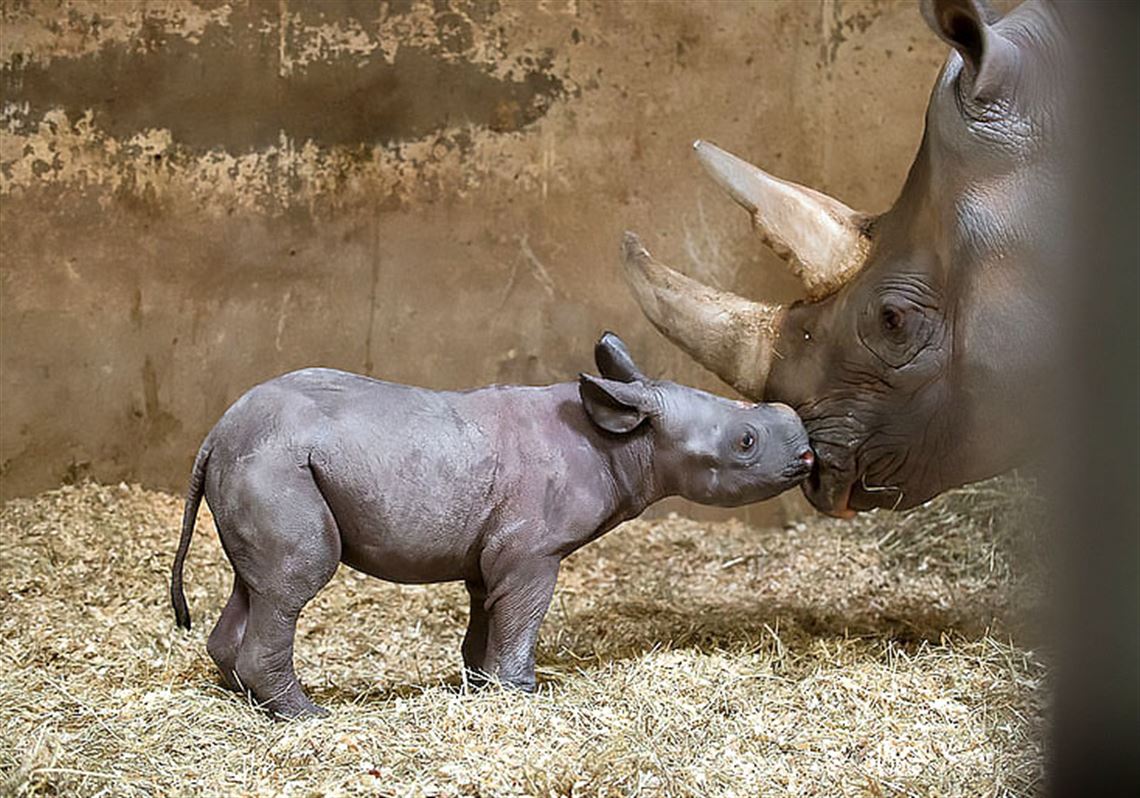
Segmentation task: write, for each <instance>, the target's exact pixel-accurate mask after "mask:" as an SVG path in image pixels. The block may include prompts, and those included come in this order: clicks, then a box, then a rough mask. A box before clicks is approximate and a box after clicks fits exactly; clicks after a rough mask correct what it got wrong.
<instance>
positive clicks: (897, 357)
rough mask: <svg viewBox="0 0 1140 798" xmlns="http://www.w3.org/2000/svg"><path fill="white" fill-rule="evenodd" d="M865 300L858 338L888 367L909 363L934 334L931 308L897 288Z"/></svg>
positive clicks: (897, 366)
mask: <svg viewBox="0 0 1140 798" xmlns="http://www.w3.org/2000/svg"><path fill="white" fill-rule="evenodd" d="M884 293H885V295H883V296H879V297H876V298H874V299H872V300H871V301H869V302H868V303H867V305H866V308H865V309H864V311H863V313H862V314H861V315H860V317H859V338H860V339H861V340H862V342H863V344H864V345H865V346H866V347H867V348H868V349H870V350H871V351H872V352H873V353H874V354H875V355H876V356H877V357H878V358H879V359H880V360H882V361H883V362H884V363H886V364H887V365H888V366H891V367H892V368H899V367H900V366H904V365H906V364H907V363H909V362H910V361H911V360H912V359H914V356H915V355H916V354H918V352H919V351H921V350H922V349H923V347H925V346H926V345H927V344H928V343H929V342H930V339H931V336H932V335H933V334H934V328H935V323H934V317H933V311H932V310H931V309H930V307H929V306H927V305H924V304H922V303H921V302H920V298H918V297H913V296H906V295H903V294H902V292H900V291H890V292H884ZM912 293H913V292H912Z"/></svg>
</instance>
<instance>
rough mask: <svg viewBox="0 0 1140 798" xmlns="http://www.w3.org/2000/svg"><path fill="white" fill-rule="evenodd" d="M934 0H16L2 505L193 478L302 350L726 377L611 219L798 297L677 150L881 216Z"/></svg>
mask: <svg viewBox="0 0 1140 798" xmlns="http://www.w3.org/2000/svg"><path fill="white" fill-rule="evenodd" d="M916 6H917V4H912V3H909V2H905V3H894V2H875V1H874V0H843V1H841V0H821V1H820V2H808V1H807V0H804V1H803V2H744V1H743V0H741V1H740V2H700V1H696V2H658V3H648V2H638V3H635V2H624V3H618V2H588V1H587V0H549V1H548V2H525V3H524V2H493V1H491V2H466V1H465V0H435V1H434V2H422V1H421V0H402V1H399V2H397V1H396V0H392V2H372V1H371V0H323V1H322V2H300V0H279V1H278V2H272V1H270V0H247V1H246V2H241V1H240V0H234V1H233V2H224V1H220V0H197V2H190V1H189V0H169V1H162V0H149V1H148V2H132V1H130V0H120V1H119V2H116V3H102V2H83V1H82V0H61V1H60V2H34V1H23V2H21V0H3V2H2V4H0V8H2V21H3V36H2V39H0V44H2V52H0V58H2V64H3V66H2V71H0V78H2V91H3V97H2V115H0V230H2V232H0V244H2V253H3V278H2V283H0V292H2V293H0V300H2V305H0V310H2V318H0V391H2V397H0V401H2V423H0V469H2V472H0V473H2V476H3V480H2V491H3V494H4V496H13V495H20V494H26V493H29V492H32V491H36V490H39V489H43V488H47V487H50V486H53V485H56V484H58V483H59V482H60V481H61V480H69V479H75V478H78V477H82V476H85V475H92V476H94V477H96V478H98V479H102V480H119V479H129V480H138V481H141V482H143V483H144V484H147V485H151V486H159V487H163V488H170V489H179V490H181V489H182V487H183V485H184V482H185V478H186V474H187V471H188V468H189V464H190V462H191V460H192V458H193V454H194V452H195V450H196V448H197V446H198V443H199V441H200V440H201V438H202V436H203V435H204V434H205V432H206V431H207V430H208V429H209V427H210V426H211V425H212V424H213V422H214V421H215V420H216V419H217V418H218V416H219V415H220V414H221V413H222V412H223V411H224V410H225V408H226V407H227V405H228V404H229V403H230V402H232V401H233V400H234V399H235V398H236V397H237V396H238V395H240V394H241V393H242V392H243V391H244V390H245V389H246V388H248V387H249V386H251V385H253V384H254V383H256V382H258V381H260V380H263V379H265V378H268V377H270V376H273V375H275V374H279V373H281V372H284V371H287V370H289V369H293V368H297V367H301V366H307V365H315V364H320V365H325V366H333V367H339V368H344V369H350V370H354V371H360V372H366V373H369V374H373V375H377V376H381V377H384V378H386V379H391V380H398V381H406V382H412V383H418V384H421V385H428V386H436V387H440V388H455V387H463V386H472V385H477V384H482V383H488V382H496V381H497V382H527V383H543V382H549V381H556V380H563V379H567V378H570V377H572V376H573V375H574V374H576V373H577V372H578V371H580V370H583V369H588V368H589V367H590V366H591V362H590V361H591V358H590V352H591V346H592V343H593V340H594V339H595V337H596V336H597V334H598V333H599V332H600V331H601V330H603V329H606V328H609V329H614V330H616V331H618V332H620V333H621V334H622V335H623V336H624V337H625V338H626V340H627V341H628V343H629V344H630V346H631V348H632V349H633V351H634V353H635V354H636V355H637V356H638V358H639V359H640V360H641V362H642V365H643V367H644V369H645V370H646V371H647V372H649V373H651V374H655V375H661V376H664V377H669V378H673V379H678V380H684V381H689V382H693V383H696V384H699V385H702V386H704V387H708V388H713V389H716V390H720V391H722V392H725V393H727V392H729V389H728V388H726V387H724V386H723V385H721V384H719V383H718V382H717V381H716V380H715V379H714V378H712V377H711V376H710V375H708V374H707V373H706V372H704V371H702V370H701V369H700V368H699V367H697V366H695V365H693V364H692V363H691V362H690V361H688V360H687V359H686V358H685V357H684V356H683V355H682V354H681V353H680V352H678V351H677V350H675V349H673V348H672V347H670V346H669V345H668V344H667V343H666V342H665V341H664V340H663V339H662V338H661V337H659V336H658V335H657V334H656V333H655V332H654V331H652V329H651V328H650V327H649V326H648V324H647V323H646V322H645V321H644V320H643V319H642V317H641V315H640V313H639V311H638V310H637V308H636V306H635V304H634V303H633V301H632V299H631V298H630V296H629V294H628V292H627V291H626V289H625V287H624V285H623V284H622V282H621V280H620V275H619V272H618V261H617V250H618V242H619V240H620V236H621V233H622V231H623V229H625V228H632V229H635V230H637V231H639V232H640V233H641V234H642V235H643V237H644V239H645V240H646V242H647V243H648V245H649V246H650V247H651V248H652V249H653V250H654V251H655V253H656V254H658V255H659V256H661V257H662V258H663V259H665V260H666V261H671V262H673V263H674V264H676V265H677V266H678V267H680V268H682V269H684V270H686V271H688V272H689V273H691V274H694V275H696V276H698V277H701V278H702V279H705V280H707V281H710V282H712V283H715V284H718V285H721V286H723V287H727V288H732V289H735V290H737V291H739V292H741V293H746V294H750V295H761V294H763V295H766V296H770V297H774V298H780V299H787V298H790V297H793V296H795V284H794V283H793V282H792V280H791V279H789V278H788V277H787V276H786V274H785V273H784V271H783V270H782V269H781V268H780V267H779V264H778V262H777V261H776V260H775V259H774V258H773V257H772V256H771V255H770V254H768V253H766V252H765V251H763V249H762V247H761V246H760V245H759V244H758V242H757V240H756V239H755V238H754V236H753V235H752V233H751V232H750V230H749V226H748V221H747V218H746V217H745V216H744V214H743V213H741V212H739V211H738V210H736V209H735V208H734V206H732V204H731V202H730V201H729V200H727V199H726V198H724V197H723V196H721V195H720V193H719V192H718V191H717V190H716V189H715V187H713V186H711V185H710V184H709V183H708V181H707V180H706V179H705V178H704V176H703V174H702V173H701V172H700V169H699V167H698V166H697V164H696V163H695V162H694V159H693V158H692V157H691V154H690V149H689V144H690V142H691V141H692V140H693V139H695V138H698V137H706V138H710V139H712V140H714V141H716V142H718V143H719V144H721V145H722V146H724V147H727V148H729V149H731V150H733V151H735V152H738V153H740V154H742V155H745V156H747V157H749V158H750V159H752V160H754V161H756V162H758V163H761V164H763V165H765V166H766V167H768V168H770V169H772V170H773V171H775V172H777V173H778V174H780V175H782V176H786V177H789V178H792V179H794V180H798V181H801V182H806V183H810V184H812V185H814V186H817V187H819V188H822V189H824V190H826V191H829V192H831V193H834V194H836V195H837V196H839V197H840V198H842V199H844V200H845V201H847V202H848V203H849V204H851V205H853V206H856V207H861V208H864V209H867V210H878V209H882V208H884V207H886V206H887V205H888V204H889V203H890V201H891V200H892V199H893V197H894V195H895V193H896V191H897V190H898V187H899V186H900V185H901V182H902V179H903V177H904V174H905V171H906V168H907V166H908V165H909V163H910V161H911V158H912V156H913V153H914V151H915V149H916V147H917V145H918V141H919V138H920V136H921V127H922V112H923V108H924V106H925V102H926V97H927V93H928V91H929V88H930V86H931V84H932V82H933V79H934V76H935V74H936V73H937V70H938V67H939V63H940V62H941V60H942V58H943V56H944V52H945V51H944V48H943V47H942V46H941V45H940V44H939V43H938V42H937V41H936V39H935V37H934V36H933V35H932V34H931V33H930V32H929V31H928V30H927V29H926V27H925V26H924V25H923V23H922V21H921V18H920V16H919V13H918V9H917V7H916ZM798 501H799V500H798V499H797V498H796V497H795V496H792V497H791V498H786V499H783V500H780V501H777V502H773V503H769V504H766V505H760V506H758V507H755V508H751V509H749V510H747V511H744V514H745V516H746V517H748V518H751V519H752V520H761V519H763V520H770V519H772V518H773V516H774V515H779V514H787V513H793V512H795V511H796V509H797V508H798V507H799V505H798V504H797V502H798Z"/></svg>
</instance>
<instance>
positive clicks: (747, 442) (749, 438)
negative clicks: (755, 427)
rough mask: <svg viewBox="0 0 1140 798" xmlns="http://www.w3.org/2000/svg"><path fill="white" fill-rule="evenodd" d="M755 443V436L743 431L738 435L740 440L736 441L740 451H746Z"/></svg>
mask: <svg viewBox="0 0 1140 798" xmlns="http://www.w3.org/2000/svg"><path fill="white" fill-rule="evenodd" d="M755 445H756V436H755V435H753V434H752V433H751V432H745V433H744V434H743V435H741V436H740V440H739V441H738V442H737V446H739V447H740V451H742V452H747V451H749V450H751V449H752V447H753V446H755Z"/></svg>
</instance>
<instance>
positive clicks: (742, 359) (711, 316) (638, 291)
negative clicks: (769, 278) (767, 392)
mask: <svg viewBox="0 0 1140 798" xmlns="http://www.w3.org/2000/svg"><path fill="white" fill-rule="evenodd" d="M622 263H623V266H624V271H625V276H626V279H627V280H628V281H629V284H630V286H631V287H632V288H633V294H634V297H635V298H636V299H637V303H638V304H639V305H641V310H642V312H644V313H645V315H646V317H647V318H648V319H649V321H651V322H652V323H653V326H654V327H656V328H657V329H658V330H660V331H661V332H662V333H663V334H664V335H665V337H666V338H668V339H669V340H670V341H672V342H673V343H675V344H676V345H677V346H679V347H680V348H681V349H683V350H684V351H685V352H687V353H688V354H689V355H690V356H691V357H692V358H693V359H695V360H696V361H697V362H698V363H700V364H701V365H703V366H704V367H705V368H707V369H709V370H710V371H712V372H713V373H714V374H716V375H717V376H718V377H720V378H721V379H722V380H724V381H725V382H727V383H728V384H729V385H731V386H732V387H733V388H735V389H736V390H738V391H740V393H742V394H743V395H745V396H747V397H749V398H751V399H756V400H759V399H760V398H761V397H762V396H763V393H764V382H765V380H766V379H767V377H768V369H769V367H770V366H771V365H772V357H773V356H774V354H775V345H776V337H777V334H778V333H777V331H778V329H779V321H780V315H781V313H782V309H781V307H780V306H779V305H766V304H763V303H760V302H752V301H750V300H747V299H744V298H743V297H740V296H737V295H736V294H731V293H728V292H726V291H717V290H715V289H713V288H709V287H708V286H707V285H704V284H703V283H699V282H697V281H696V280H693V279H691V278H689V277H686V276H685V275H683V274H680V273H679V272H676V271H674V270H673V269H670V268H669V267H668V266H665V265H664V264H661V263H658V262H657V261H656V260H654V259H653V257H652V256H651V255H650V254H649V252H648V251H647V250H646V249H645V247H644V246H642V244H641V240H640V239H639V238H638V237H637V236H636V235H634V234H633V233H628V232H627V233H626V234H625V238H624V240H623V242H622Z"/></svg>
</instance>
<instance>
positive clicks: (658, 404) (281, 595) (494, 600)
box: [171, 333, 811, 717]
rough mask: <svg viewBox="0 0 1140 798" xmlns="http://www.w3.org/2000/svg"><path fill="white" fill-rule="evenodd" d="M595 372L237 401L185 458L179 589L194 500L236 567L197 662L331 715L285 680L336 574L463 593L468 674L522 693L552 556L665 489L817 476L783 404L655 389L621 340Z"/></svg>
mask: <svg viewBox="0 0 1140 798" xmlns="http://www.w3.org/2000/svg"><path fill="white" fill-rule="evenodd" d="M595 360H596V363H597V367H598V370H599V372H600V374H601V376H599V377H595V376H591V375H587V374H583V375H581V376H580V377H579V379H578V380H577V381H576V382H567V383H560V384H556V385H549V386H545V387H522V386H492V387H489V388H482V389H476V390H470V391H461V392H446V391H430V390H426V389H423V388H415V387H410V386H406V385H397V384H393V383H388V382H382V381H380V380H374V379H370V378H368V377H362V376H359V375H355V374H349V373H346V372H342V371H334V370H330V369H305V370H302V371H297V372H293V373H291V374H286V375H284V376H282V377H278V378H276V379H273V380H270V381H269V382H266V383H263V384H261V385H259V386H257V387H255V388H253V389H252V390H250V391H249V392H248V393H246V394H245V395H244V396H243V397H241V398H240V399H238V401H237V402H235V403H234V404H233V405H232V406H231V407H230V408H229V410H227V411H226V413H225V415H223V416H222V418H221V420H220V421H219V422H218V423H217V425H216V426H215V427H214V428H213V430H211V431H210V433H209V435H207V436H206V440H205V441H204V442H203V444H202V447H201V449H200V450H199V452H198V456H197V458H196V459H195V462H194V469H193V473H192V475H191V481H190V490H189V492H188V497H187V501H186V509H185V513H184V517H183V526H182V537H181V540H180V542H179V547H178V554H177V556H176V557H175V562H174V569H173V575H172V579H171V599H172V603H173V605H174V610H175V616H176V618H177V621H178V623H179V625H181V626H184V627H186V628H189V626H190V614H189V609H188V607H187V605H186V599H185V596H184V595H183V590H182V567H183V563H184V561H185V558H186V553H187V550H188V549H189V546H190V539H191V535H192V534H193V528H194V521H195V517H196V514H197V510H198V506H199V503H200V501H201V499H202V497H203V496H205V498H206V501H207V502H208V503H209V505H210V509H211V510H212V511H213V514H214V519H215V523H216V526H217V529H218V533H219V535H220V537H221V539H222V542H223V544H224V549H225V552H226V555H227V557H228V558H229V560H230V564H231V565H232V566H233V569H234V576H235V578H234V587H233V593H232V595H231V596H230V599H229V601H228V602H227V603H226V605H225V608H224V609H223V610H222V614H221V617H220V618H219V620H218V622H217V625H216V626H215V627H214V630H213V631H212V632H211V634H210V637H209V641H208V643H207V650H208V652H209V654H210V656H211V658H213V660H214V662H215V663H216V664H217V666H218V668H219V670H220V671H221V673H222V677H223V679H224V680H225V682H226V684H227V685H228V686H230V687H231V688H233V689H235V690H241V691H246V692H247V693H249V694H251V695H252V697H253V698H254V699H255V700H256V701H257V702H259V703H260V704H261V705H262V706H263V707H265V708H266V709H268V710H269V711H270V712H272V713H273V714H274V715H276V716H281V717H298V716H304V715H313V714H322V713H323V710H322V709H320V708H319V707H317V706H316V705H314V704H313V703H312V702H311V701H310V700H309V698H308V696H306V695H305V693H304V691H303V690H302V689H301V686H300V684H299V683H298V682H297V678H296V675H295V673H294V671H293V664H292V650H293V637H294V634H295V631H296V623H297V618H298V616H299V615H300V613H301V610H302V608H303V607H304V606H305V604H306V603H308V601H309V600H311V599H312V598H313V597H314V596H315V595H316V594H317V592H318V591H319V590H320V589H321V588H322V587H324V585H325V584H326V583H327V582H328V581H329V579H331V578H332V575H333V573H334V572H335V571H336V569H337V567H338V566H339V564H340V563H342V562H343V563H345V564H346V565H348V566H350V567H352V568H355V569H357V570H359V571H362V572H364V573H368V574H371V575H373V576H376V577H379V578H381V579H387V580H390V581H393V582H402V583H426V582H447V581H459V580H462V581H463V582H464V583H465V585H466V586H467V590H468V592H469V594H470V597H471V615H470V619H469V622H468V626H467V633H466V636H465V637H464V640H463V662H464V667H465V669H466V674H467V677H468V680H469V682H470V683H472V684H476V685H478V684H481V683H483V682H485V681H486V680H488V679H496V680H498V681H499V682H501V683H502V684H504V685H506V686H510V687H515V688H518V689H522V690H533V689H534V687H535V675H534V644H535V640H536V638H537V636H538V629H539V625H540V624H541V622H542V619H543V616H544V615H545V614H546V610H547V608H548V606H549V604H550V599H551V596H552V594H553V591H554V584H555V581H556V579H557V576H558V569H559V566H560V564H561V561H562V559H563V558H565V557H566V556H567V555H569V554H570V553H572V552H573V551H575V550H577V549H578V548H580V547H581V546H583V545H585V544H586V543H588V542H589V541H591V540H594V539H596V538H597V537H599V536H600V535H602V534H604V533H605V532H607V531H609V530H610V529H612V528H613V527H615V526H617V525H618V524H619V523H621V522H622V521H626V520H628V519H631V518H634V517H636V516H637V515H639V514H640V513H641V512H642V511H643V510H644V509H645V508H646V507H647V506H649V505H650V504H652V503H653V502H655V501H657V500H659V499H662V498H664V497H666V496H671V495H681V496H685V497H687V498H689V499H692V500H693V501H697V502H701V503H704V504H718V505H723V506H733V505H739V504H745V503H749V502H755V501H759V500H761V499H765V498H768V497H770V496H774V495H776V494H777V493H780V492H781V491H784V490H787V489H788V488H790V487H792V486H794V485H796V484H797V483H798V482H800V481H801V480H803V479H804V478H805V477H806V476H807V474H808V472H809V471H810V465H811V450H810V448H809V447H808V444H807V434H806V432H805V431H804V428H803V425H802V424H801V423H800V420H799V418H798V417H797V416H796V415H795V413H794V412H792V411H791V410H790V408H788V407H786V406H777V405H764V404H758V405H751V404H746V403H743V402H735V401H731V400H728V399H725V398H723V397H719V396H715V395H713V394H709V393H705V392H703V391H699V390H696V389H694V388H689V387H686V386H683V385H678V384H676V383H672V382H667V381H663V380H651V379H649V378H648V377H646V376H645V375H644V374H642V373H641V371H640V370H639V369H638V368H637V366H636V365H635V364H634V361H633V358H632V357H631V356H630V354H629V352H628V350H627V349H626V347H625V345H624V344H623V343H622V342H621V340H620V339H619V338H618V337H617V336H616V335H613V334H612V333H607V334H606V335H604V336H603V337H602V339H601V340H600V341H599V342H598V344H597V346H596V347H595Z"/></svg>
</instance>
